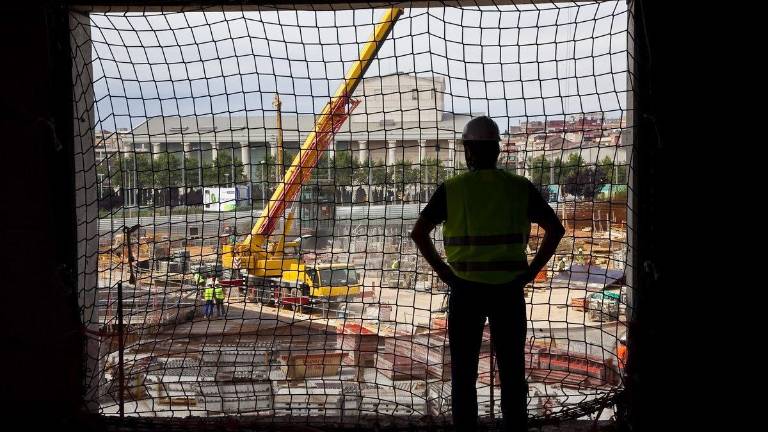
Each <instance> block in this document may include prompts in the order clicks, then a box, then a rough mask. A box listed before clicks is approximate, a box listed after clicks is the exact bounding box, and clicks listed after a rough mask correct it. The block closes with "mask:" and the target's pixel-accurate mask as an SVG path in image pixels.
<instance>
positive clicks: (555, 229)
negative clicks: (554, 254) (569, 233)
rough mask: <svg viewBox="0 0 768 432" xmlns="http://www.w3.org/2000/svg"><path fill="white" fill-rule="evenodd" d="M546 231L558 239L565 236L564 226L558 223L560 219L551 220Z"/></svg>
mask: <svg viewBox="0 0 768 432" xmlns="http://www.w3.org/2000/svg"><path fill="white" fill-rule="evenodd" d="M546 232H547V234H549V235H551V236H552V237H553V238H556V239H557V240H560V239H562V238H563V237H564V236H565V227H563V224H562V223H560V220H557V221H553V223H552V224H551V225H550V226H549V227H547V229H546Z"/></svg>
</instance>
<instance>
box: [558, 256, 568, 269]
mask: <svg viewBox="0 0 768 432" xmlns="http://www.w3.org/2000/svg"><path fill="white" fill-rule="evenodd" d="M567 269H568V264H567V263H566V262H565V257H564V256H563V257H560V261H559V262H558V263H557V271H558V272H564V271H566V270H567Z"/></svg>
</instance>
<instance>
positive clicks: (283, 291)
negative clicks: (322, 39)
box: [222, 8, 403, 306]
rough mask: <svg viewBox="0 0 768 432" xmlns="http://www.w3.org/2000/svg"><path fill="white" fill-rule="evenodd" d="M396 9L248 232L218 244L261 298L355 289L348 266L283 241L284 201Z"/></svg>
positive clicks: (305, 298) (289, 299)
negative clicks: (310, 260) (305, 254)
mask: <svg viewBox="0 0 768 432" xmlns="http://www.w3.org/2000/svg"><path fill="white" fill-rule="evenodd" d="M402 13H403V9H401V8H391V9H388V10H387V11H386V12H385V13H384V16H383V17H382V19H381V21H380V22H379V23H378V24H377V25H376V27H375V28H374V31H373V34H372V35H371V37H370V39H369V40H368V42H367V43H366V44H365V45H364V46H363V48H362V50H361V51H360V58H359V60H357V61H356V62H355V63H354V64H353V65H352V67H351V68H350V69H349V70H348V71H347V73H346V75H345V79H344V81H343V82H342V83H341V85H340V86H339V88H338V90H337V91H336V93H335V95H334V96H333V98H331V100H330V101H328V103H327V104H326V106H325V107H324V108H323V110H322V111H321V113H320V115H319V117H318V119H317V122H316V123H315V128H314V130H313V131H312V132H310V133H309V135H308V136H307V138H306V140H305V141H304V143H303V144H302V146H301V148H300V150H299V153H298V154H297V155H296V157H295V158H294V159H293V162H292V163H291V166H290V167H289V168H288V170H287V171H286V172H285V176H284V177H283V181H282V182H281V183H279V184H278V186H277V189H276V190H275V192H274V193H273V194H272V197H271V198H270V200H269V201H268V202H267V203H266V205H265V207H264V210H262V212H261V215H260V217H259V219H257V221H256V224H255V225H254V226H253V228H252V229H251V232H250V234H248V236H247V237H246V238H245V239H244V240H243V241H241V242H240V243H237V244H227V245H225V246H223V248H222V266H223V267H224V268H226V269H236V270H238V269H239V270H247V272H248V282H247V289H248V292H249V293H254V294H255V295H256V296H257V297H258V299H259V300H261V301H268V302H272V301H274V302H275V303H278V304H283V305H293V306H303V305H306V304H309V303H313V302H318V301H325V302H330V301H341V300H344V299H346V298H348V297H354V296H359V295H360V293H361V289H360V283H359V281H358V280H357V274H356V272H355V270H354V269H349V268H347V267H346V266H340V265H335V264H326V265H322V266H315V267H308V266H307V265H306V264H305V263H304V262H303V261H302V260H301V257H300V256H299V254H298V244H297V243H296V242H287V241H286V235H288V232H289V230H290V228H291V225H292V221H293V217H292V214H291V212H290V211H289V210H288V209H287V204H288V203H291V202H292V201H293V199H294V198H295V197H296V196H297V195H298V193H299V191H300V190H301V186H302V185H303V184H304V183H305V182H306V181H307V180H308V179H309V178H310V176H311V174H312V170H313V169H314V168H315V166H316V165H317V162H318V160H319V159H320V155H321V154H322V152H323V151H325V149H326V148H327V147H328V145H329V144H330V143H331V141H332V140H333V137H334V135H335V134H336V133H337V132H338V131H339V129H340V128H341V126H342V125H343V124H344V122H345V121H346V120H347V119H348V117H349V114H350V113H351V111H352V110H353V109H354V108H355V107H356V106H357V104H358V103H359V101H356V100H353V99H351V95H352V94H353V93H354V91H355V89H356V88H357V86H358V84H360V82H361V81H362V78H363V76H364V75H365V72H366V70H367V69H368V67H369V66H370V65H371V63H372V61H373V59H374V58H375V57H376V54H377V53H378V51H379V49H380V48H381V46H382V45H383V44H384V41H385V40H386V38H387V37H388V36H389V34H390V33H391V31H392V29H393V27H394V25H395V22H396V21H397V20H398V18H400V16H401V15H402ZM286 214H287V216H285V215H286ZM280 220H284V221H285V223H284V227H283V230H282V233H281V234H280V235H279V236H278V239H277V240H276V241H270V240H269V238H270V236H271V235H272V234H273V231H274V230H275V227H276V225H277V223H278V221H280Z"/></svg>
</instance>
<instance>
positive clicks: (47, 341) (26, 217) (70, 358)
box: [0, 2, 83, 425]
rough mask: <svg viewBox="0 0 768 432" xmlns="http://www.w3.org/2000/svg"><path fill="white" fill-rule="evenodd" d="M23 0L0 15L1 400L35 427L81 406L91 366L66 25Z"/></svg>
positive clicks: (57, 420) (7, 409)
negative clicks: (79, 282)
mask: <svg viewBox="0 0 768 432" xmlns="http://www.w3.org/2000/svg"><path fill="white" fill-rule="evenodd" d="M23 4H25V5H27V6H26V7H21V6H9V7H8V8H6V9H5V10H4V11H3V13H2V14H0V16H2V18H0V20H1V21H2V24H0V31H2V36H1V39H0V40H2V46H3V50H2V53H3V67H2V69H3V72H4V76H5V79H3V81H2V83H3V86H2V90H1V91H0V100H1V102H0V104H1V105H0V106H1V108H2V109H0V112H1V113H2V115H0V118H1V119H2V131H3V135H4V139H3V144H2V145H3V158H2V161H1V162H0V166H2V169H0V172H2V182H1V183H0V184H2V187H3V189H4V190H6V191H13V192H12V193H4V194H3V196H4V197H6V200H5V202H4V203H2V204H0V209H2V210H1V211H0V214H2V223H1V224H0V229H1V230H2V235H1V236H0V239H1V240H0V241H1V243H0V245H1V246H2V249H3V252H2V256H3V260H2V269H3V275H4V276H3V278H2V290H3V302H2V305H3V310H2V313H0V316H2V317H3V318H2V323H3V324H2V327H1V328H2V333H3V335H4V336H3V339H2V354H1V355H0V358H2V364H3V367H2V370H3V371H4V372H3V374H2V376H0V397H2V399H3V401H2V402H1V403H0V405H2V407H3V409H2V411H3V412H5V413H12V414H13V415H14V417H16V418H17V419H18V420H21V421H26V422H27V424H28V425H29V424H32V423H37V422H45V423H59V424H61V422H64V421H67V420H66V419H71V418H72V417H73V416H72V413H73V412H76V410H77V408H78V407H79V404H80V402H79V400H80V395H81V381H82V380H81V375H80V371H81V367H82V364H83V362H82V359H81V356H80V347H81V346H82V344H81V339H80V338H81V335H80V331H79V329H80V327H79V325H78V322H79V321H78V315H77V299H76V290H75V289H74V284H75V274H76V270H75V267H74V264H75V257H76V250H75V237H74V236H75V223H74V187H73V184H74V182H73V156H72V139H71V137H72V114H71V105H72V104H71V99H72V91H71V89H70V87H69V85H70V75H69V69H70V68H69V48H68V37H67V26H66V24H67V23H66V21H62V20H63V19H66V15H65V14H64V13H63V12H64V9H59V10H58V11H56V10H54V9H51V10H49V11H48V12H46V10H45V9H43V7H42V6H40V5H38V4H37V3H35V2H24V3H23ZM4 417H5V416H4ZM7 418H8V417H6V419H7ZM14 423H16V422H15V421H14ZM9 424H10V423H9Z"/></svg>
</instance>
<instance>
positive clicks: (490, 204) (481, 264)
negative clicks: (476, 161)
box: [443, 169, 531, 284]
mask: <svg viewBox="0 0 768 432" xmlns="http://www.w3.org/2000/svg"><path fill="white" fill-rule="evenodd" d="M445 189H446V196H447V201H448V203H447V204H448V218H447V220H446V222H445V224H444V225H443V241H444V245H445V254H446V256H447V258H448V264H449V265H450V266H451V268H452V269H453V271H454V273H456V275H457V276H459V277H460V278H462V279H465V280H468V281H474V282H481V283H488V284H503V283H506V282H511V281H512V280H514V279H515V278H517V277H519V276H520V275H522V274H523V273H524V272H526V271H527V270H528V261H527V259H526V255H525V246H526V245H527V244H528V237H529V235H530V232H531V222H530V219H529V218H528V181H527V180H526V179H525V178H524V177H520V176H517V175H514V174H511V173H508V172H506V171H502V170H499V169H487V170H477V171H470V172H467V173H464V174H461V175H458V176H456V177H452V178H450V179H448V180H446V182H445Z"/></svg>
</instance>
